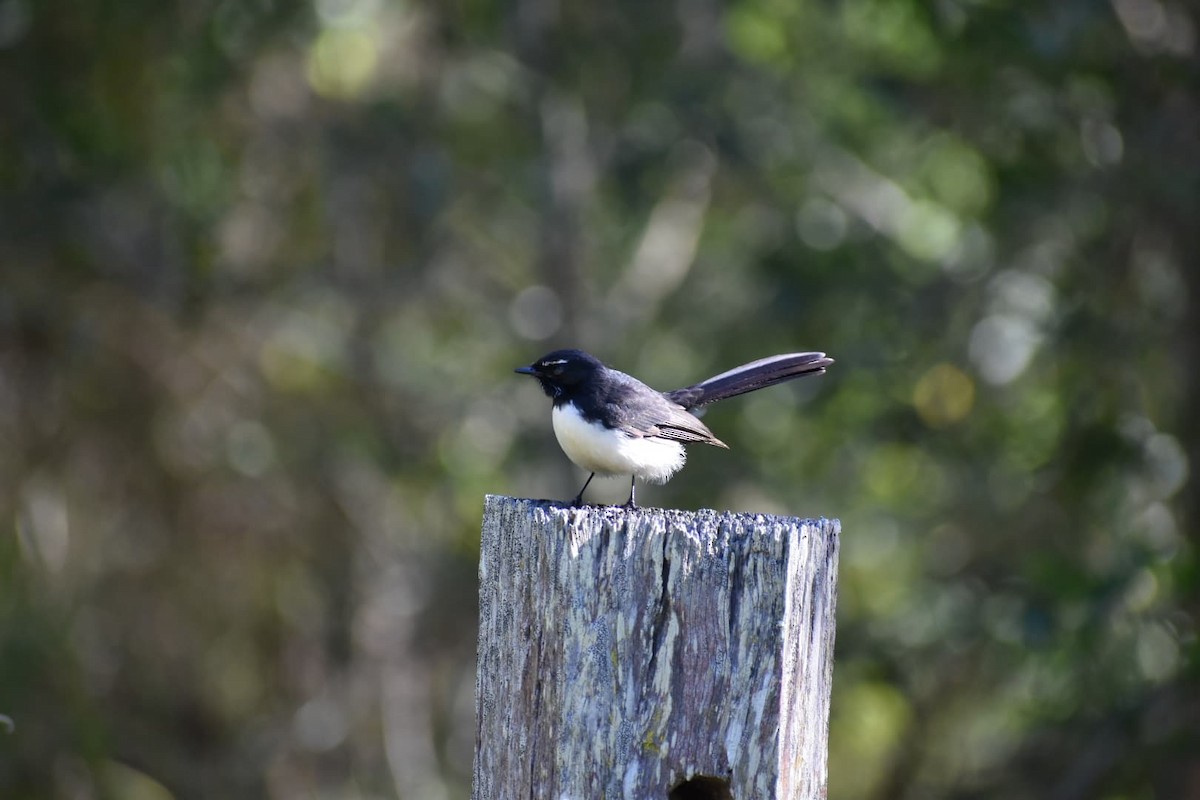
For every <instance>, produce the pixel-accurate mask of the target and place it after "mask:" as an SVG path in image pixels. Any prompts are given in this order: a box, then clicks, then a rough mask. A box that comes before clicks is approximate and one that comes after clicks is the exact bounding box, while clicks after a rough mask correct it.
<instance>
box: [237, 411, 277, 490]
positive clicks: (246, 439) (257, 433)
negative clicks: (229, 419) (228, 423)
mask: <svg viewBox="0 0 1200 800" xmlns="http://www.w3.org/2000/svg"><path fill="white" fill-rule="evenodd" d="M225 457H226V458H227V459H228V460H229V466H231V467H233V468H234V469H235V470H236V471H238V472H240V473H241V474H242V475H245V476H247V477H250V478H257V477H259V476H260V475H262V474H263V473H264V472H266V471H267V469H268V468H270V466H271V465H272V464H273V463H274V462H275V442H274V440H272V439H271V434H270V433H269V432H268V431H267V429H266V428H265V427H263V425H262V423H259V422H254V421H252V420H242V421H241V422H238V423H235V424H234V425H233V426H232V427H231V428H230V429H229V433H228V434H227V435H226V437H225Z"/></svg>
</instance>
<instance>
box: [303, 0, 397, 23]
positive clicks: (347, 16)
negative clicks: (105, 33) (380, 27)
mask: <svg viewBox="0 0 1200 800" xmlns="http://www.w3.org/2000/svg"><path fill="white" fill-rule="evenodd" d="M380 5H381V3H380V0H316V2H315V3H313V6H314V7H315V8H316V11H317V16H318V17H319V18H320V20H321V22H322V23H324V24H325V25H330V26H346V25H364V24H369V23H371V22H372V21H374V20H375V18H376V17H377V16H378V14H379V10H380Z"/></svg>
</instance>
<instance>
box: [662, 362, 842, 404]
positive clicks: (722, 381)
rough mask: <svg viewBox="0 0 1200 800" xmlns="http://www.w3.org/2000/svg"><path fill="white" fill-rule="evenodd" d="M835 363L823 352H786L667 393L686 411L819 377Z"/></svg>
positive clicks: (669, 397) (668, 397) (668, 396)
mask: <svg viewBox="0 0 1200 800" xmlns="http://www.w3.org/2000/svg"><path fill="white" fill-rule="evenodd" d="M832 363H833V359H832V358H827V357H826V356H825V354H824V353H785V354H783V355H778V356H770V357H768V358H760V359H759V360H758V361H751V362H750V363H749V364H743V365H742V366H740V367H734V368H733V369H731V370H729V371H728V372H722V373H721V374H720V375H714V376H713V377H711V378H709V379H708V380H706V381H701V382H700V383H697V384H695V385H694V386H686V387H684V388H682V389H676V390H675V391H673V392H664V394H666V396H667V399H669V400H671V401H672V402H675V403H678V404H679V405H681V406H683V407H684V408H697V407H699V406H706V405H708V404H709V403H715V402H717V401H718V400H726V399H728V398H730V397H737V396H738V395H739V394H745V393H746V392H753V391H755V390H756V389H765V388H766V387H768V386H774V385H775V384H777V383H783V382H784V381H790V380H793V379H795V378H801V377H803V376H805V375H820V374H821V373H823V372H824V371H825V368H826V367H828V366H829V365H830V364H832Z"/></svg>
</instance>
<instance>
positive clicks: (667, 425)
mask: <svg viewBox="0 0 1200 800" xmlns="http://www.w3.org/2000/svg"><path fill="white" fill-rule="evenodd" d="M658 398H659V399H658V401H657V402H656V401H647V402H645V403H638V404H637V405H636V406H634V407H630V406H629V405H628V404H627V405H626V406H625V407H624V412H625V413H624V414H623V415H622V416H623V418H622V419H621V423H620V425H619V426H618V427H619V428H620V430H622V431H624V432H625V433H628V434H630V435H631V436H639V437H642V436H652V437H655V438H659V439H673V440H674V441H677V442H703V443H704V444H711V445H715V446H717V447H727V445H726V444H725V443H724V442H722V441H721V440H720V439H718V438H717V437H716V436H714V435H713V432H712V431H710V430H709V429H708V426H707V425H705V424H704V423H703V422H701V421H700V420H698V419H696V417H694V416H693V415H691V414H689V413H688V412H687V411H686V410H684V409H683V408H682V407H681V406H679V405H678V404H676V403H672V402H671V401H670V400H668V399H667V398H665V397H663V396H662V395H658Z"/></svg>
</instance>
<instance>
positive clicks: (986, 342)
mask: <svg viewBox="0 0 1200 800" xmlns="http://www.w3.org/2000/svg"><path fill="white" fill-rule="evenodd" d="M1041 343H1042V335H1041V334H1040V333H1039V332H1038V331H1037V329H1036V328H1035V327H1034V326H1033V325H1032V324H1031V323H1030V322H1029V321H1028V320H1026V319H1022V318H1020V317H1014V316H1009V315H1005V314H993V315H992V316H990V317H985V318H983V319H982V320H980V321H979V322H978V323H977V324H976V325H975V328H974V330H972V331H971V340H970V343H969V345H968V352H969V353H970V356H971V360H972V361H973V362H974V363H975V366H976V367H978V369H979V374H980V375H982V376H983V379H984V380H986V381H987V382H988V383H991V384H995V385H997V386H999V385H1002V384H1005V383H1008V382H1010V381H1012V380H1013V379H1014V378H1016V377H1017V376H1018V375H1020V374H1021V373H1022V372H1024V371H1025V368H1026V367H1028V366H1029V362H1030V361H1031V360H1033V355H1034V353H1035V352H1036V351H1037V348H1038V346H1039V345H1040V344H1041Z"/></svg>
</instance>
